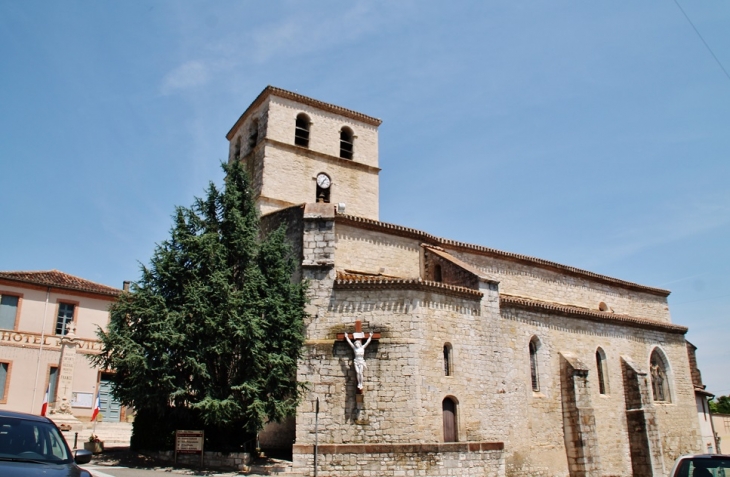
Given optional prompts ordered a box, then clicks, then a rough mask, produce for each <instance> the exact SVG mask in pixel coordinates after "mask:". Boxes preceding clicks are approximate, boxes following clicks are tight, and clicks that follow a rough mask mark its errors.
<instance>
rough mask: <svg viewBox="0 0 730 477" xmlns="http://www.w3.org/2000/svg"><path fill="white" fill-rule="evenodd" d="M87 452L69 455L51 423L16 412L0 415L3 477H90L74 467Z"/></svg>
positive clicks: (87, 456)
mask: <svg viewBox="0 0 730 477" xmlns="http://www.w3.org/2000/svg"><path fill="white" fill-rule="evenodd" d="M90 460H91V452H89V451H86V450H78V451H75V453H71V450H70V449H69V448H68V444H66V440H65V439H64V438H63V436H62V435H61V433H60V432H59V430H58V428H57V427H56V425H55V424H53V421H51V420H50V419H48V418H45V417H41V416H34V415H32V414H23V413H20V412H10V411H0V475H1V476H3V477H6V476H7V477H16V476H17V477H26V476H27V477H31V476H41V475H42V476H44V477H61V476H63V477H91V474H90V473H89V472H87V471H86V470H83V469H81V468H80V467H79V466H78V465H77V464H87V463H88V462H89V461H90Z"/></svg>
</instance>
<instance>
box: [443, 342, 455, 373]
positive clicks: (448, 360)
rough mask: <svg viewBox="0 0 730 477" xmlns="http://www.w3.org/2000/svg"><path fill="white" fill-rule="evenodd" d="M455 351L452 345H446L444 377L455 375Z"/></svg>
mask: <svg viewBox="0 0 730 477" xmlns="http://www.w3.org/2000/svg"><path fill="white" fill-rule="evenodd" d="M453 351H454V350H453V348H452V346H451V343H446V344H445V345H444V376H453V375H454V361H453V355H454V353H453Z"/></svg>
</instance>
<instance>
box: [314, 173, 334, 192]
mask: <svg viewBox="0 0 730 477" xmlns="http://www.w3.org/2000/svg"><path fill="white" fill-rule="evenodd" d="M331 184H332V181H330V178H329V176H328V175H327V174H319V175H318V176H317V185H318V186H320V187H321V188H322V189H329V186H330V185H331Z"/></svg>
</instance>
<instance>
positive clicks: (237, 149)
mask: <svg viewBox="0 0 730 477" xmlns="http://www.w3.org/2000/svg"><path fill="white" fill-rule="evenodd" d="M240 158H241V136H238V137H237V138H236V147H235V148H234V149H233V159H235V160H236V161H237V160H239V159H240Z"/></svg>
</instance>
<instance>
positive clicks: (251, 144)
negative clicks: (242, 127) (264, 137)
mask: <svg viewBox="0 0 730 477" xmlns="http://www.w3.org/2000/svg"><path fill="white" fill-rule="evenodd" d="M258 143H259V120H258V119H254V120H253V122H252V123H251V134H249V136H248V150H249V151H253V149H254V148H255V147H256V144H258Z"/></svg>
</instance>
